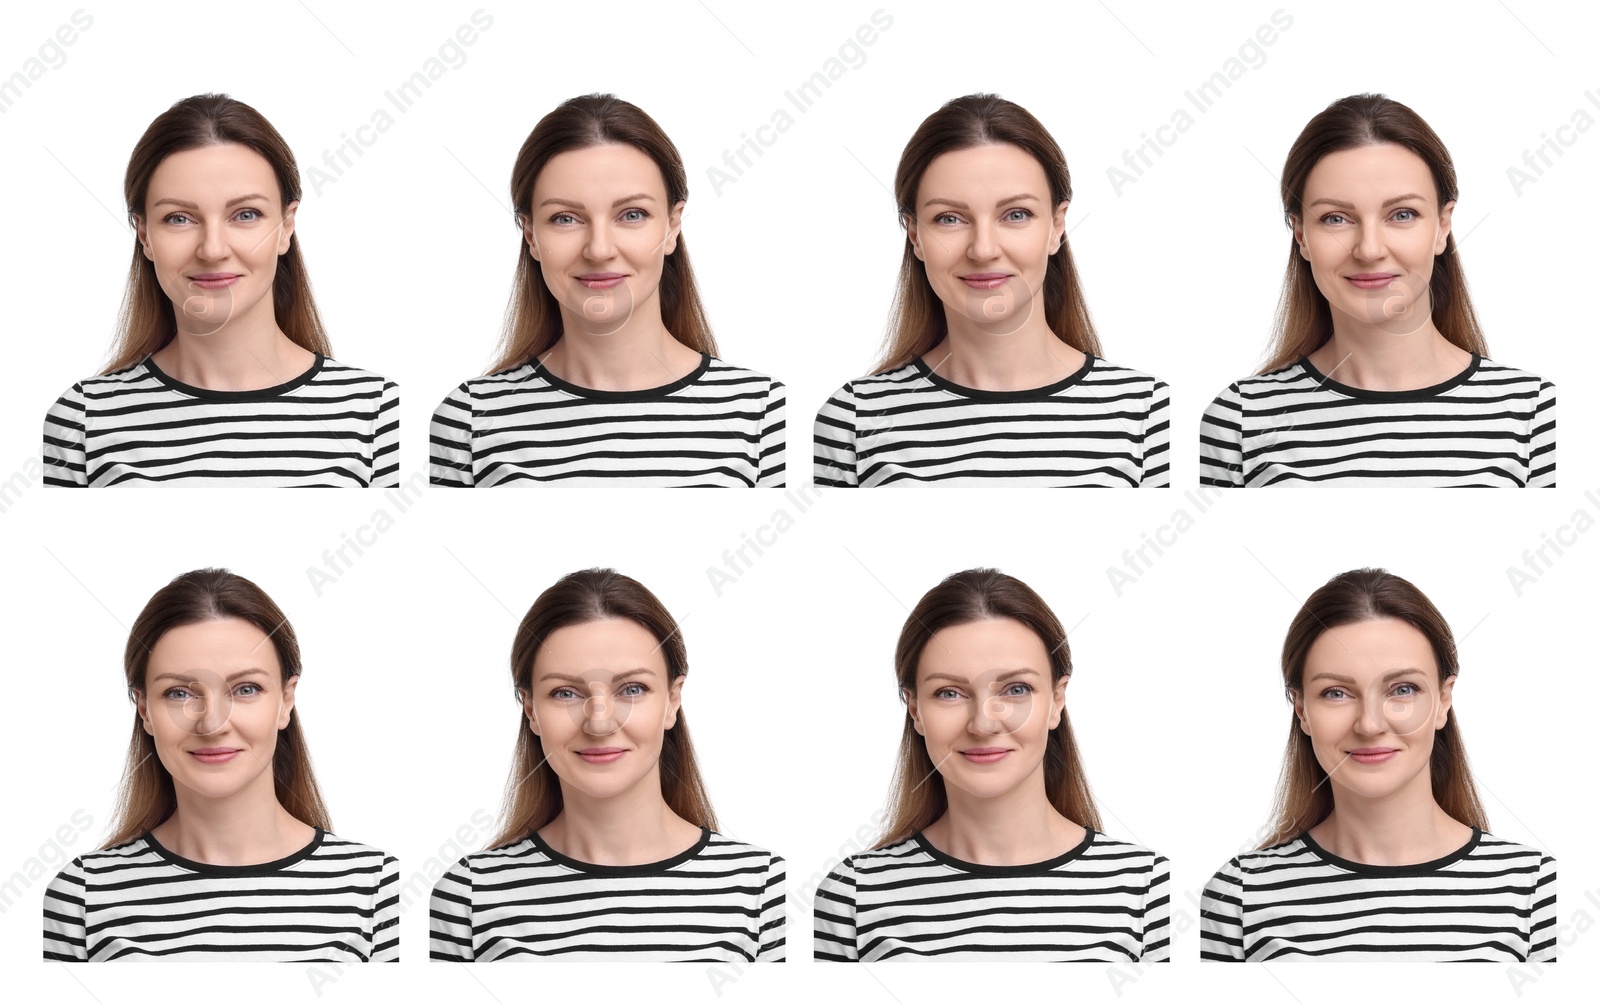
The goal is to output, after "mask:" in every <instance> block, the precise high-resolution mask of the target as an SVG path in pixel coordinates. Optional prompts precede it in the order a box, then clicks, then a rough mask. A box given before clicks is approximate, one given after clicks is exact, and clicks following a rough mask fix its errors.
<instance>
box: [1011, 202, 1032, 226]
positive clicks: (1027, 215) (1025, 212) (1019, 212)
mask: <svg viewBox="0 0 1600 1005" xmlns="http://www.w3.org/2000/svg"><path fill="white" fill-rule="evenodd" d="M1005 218H1006V220H1008V221H1010V222H1011V223H1023V222H1025V221H1027V220H1031V219H1033V210H1031V209H1023V208H1021V207H1020V206H1019V207H1018V208H1016V209H1009V210H1006V215H1005Z"/></svg>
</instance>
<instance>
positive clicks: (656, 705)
mask: <svg viewBox="0 0 1600 1005" xmlns="http://www.w3.org/2000/svg"><path fill="white" fill-rule="evenodd" d="M688 670H689V664H688V655H687V651H686V650H685V648H684V643H683V637H682V635H681V634H680V633H679V631H678V626H677V624H676V623H675V622H674V621H673V620H672V615H671V614H669V613H668V612H667V609H666V608H665V607H663V606H662V605H661V601H659V600H657V599H656V597H655V595H654V594H652V593H651V592H650V591H649V590H646V589H645V588H644V587H643V586H641V585H640V584H639V583H638V582H636V581H635V580H632V579H629V578H628V577H627V576H623V575H620V574H618V573H616V572H614V571H612V570H611V569H588V570H585V571H583V572H574V573H571V574H569V575H566V576H563V577H562V578H561V579H560V581H558V582H557V583H556V584H555V585H554V586H552V587H550V588H549V589H547V590H545V591H544V592H543V593H541V594H540V595H539V598H538V599H537V600H535V601H534V603H533V606H532V607H531V608H529V609H528V614H527V616H526V617H524V618H523V619H522V624H521V626H520V627H519V628H518V629H517V637H516V641H515V642H514V643H513V644H512V647H511V679H512V682H513V684H514V686H515V688H516V694H517V700H518V701H519V702H520V703H521V706H522V716H521V718H523V719H525V720H526V722H525V724H524V725H525V727H526V728H520V727H519V731H518V735H517V753H516V759H515V762H514V763H513V765H512V769H511V777H510V779H509V781H508V783H507V786H506V805H505V809H504V812H503V813H502V823H501V828H500V833H499V835H498V836H497V837H495V839H494V840H493V841H492V842H491V843H490V846H489V848H488V850H486V851H481V852H477V853H476V854H472V855H468V856H466V857H465V858H463V859H462V860H461V861H460V862H458V863H456V865H455V866H454V867H453V868H451V869H450V870H449V871H448V872H446V873H445V875H444V877H443V878H442V879H440V880H439V882H438V884H437V885H436V886H435V887H434V888H433V905H432V911H431V918H432V932H433V936H432V953H431V955H432V958H433V959H436V960H458V961H472V960H478V961H482V960H523V961H526V960H533V959H539V958H543V957H561V958H564V959H615V958H617V957H628V958H631V959H644V960H702V961H750V960H782V959H783V958H784V894H783V880H784V875H783V873H784V868H783V859H781V858H779V857H778V856H776V855H773V854H772V853H771V852H767V851H763V850H762V849H760V848H757V847H755V846H753V845H748V844H745V843H743V842H741V841H735V840H733V839H731V838H728V837H724V836H723V835H721V834H719V833H717V821H716V817H715V816H713V814H712V812H711V800H710V798H709V797H708V796H707V794H706V790H705V785H704V783H703V782H702V781H701V778H700V769H699V766H698V764H697V763H696V761H695V754H694V747H693V745H692V744H691V743H690V742H689V727H688V725H687V724H686V723H685V722H684V720H683V713H682V712H681V710H680V705H681V703H682V700H683V683H684V680H685V677H686V675H687V673H688Z"/></svg>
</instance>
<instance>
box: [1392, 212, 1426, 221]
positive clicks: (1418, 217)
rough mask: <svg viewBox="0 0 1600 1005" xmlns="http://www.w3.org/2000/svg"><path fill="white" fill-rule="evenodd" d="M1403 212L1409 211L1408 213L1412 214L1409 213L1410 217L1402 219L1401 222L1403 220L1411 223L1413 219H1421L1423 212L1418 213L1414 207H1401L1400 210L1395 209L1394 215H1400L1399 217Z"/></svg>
mask: <svg viewBox="0 0 1600 1005" xmlns="http://www.w3.org/2000/svg"><path fill="white" fill-rule="evenodd" d="M1401 213H1408V214H1410V215H1409V217H1408V218H1407V219H1405V220H1401V221H1400V222H1401V223H1410V222H1411V221H1412V220H1417V219H1420V218H1421V214H1419V213H1418V212H1417V211H1416V210H1414V209H1400V210H1396V211H1395V214H1394V215H1395V217H1396V218H1398V217H1399V216H1400V214H1401Z"/></svg>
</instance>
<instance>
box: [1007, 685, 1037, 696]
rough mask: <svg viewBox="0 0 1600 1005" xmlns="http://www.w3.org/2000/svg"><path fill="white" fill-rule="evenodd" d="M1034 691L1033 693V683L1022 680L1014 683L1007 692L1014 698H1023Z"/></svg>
mask: <svg viewBox="0 0 1600 1005" xmlns="http://www.w3.org/2000/svg"><path fill="white" fill-rule="evenodd" d="M1032 693H1033V685H1032V684H1024V683H1023V682H1021V681H1017V682H1016V683H1015V684H1012V685H1011V686H1009V687H1007V688H1006V694H1007V695H1009V696H1011V697H1013V698H1021V697H1023V696H1025V695H1030V694H1032Z"/></svg>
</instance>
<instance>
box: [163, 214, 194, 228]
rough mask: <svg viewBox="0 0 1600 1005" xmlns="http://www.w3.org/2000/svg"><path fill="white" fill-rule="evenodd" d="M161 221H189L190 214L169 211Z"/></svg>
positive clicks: (181, 222) (178, 222)
mask: <svg viewBox="0 0 1600 1005" xmlns="http://www.w3.org/2000/svg"><path fill="white" fill-rule="evenodd" d="M161 222H162V223H170V224H173V225H177V224H183V223H188V222H189V215H188V214H187V213H168V214H167V215H166V216H163V217H162V218H161Z"/></svg>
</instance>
